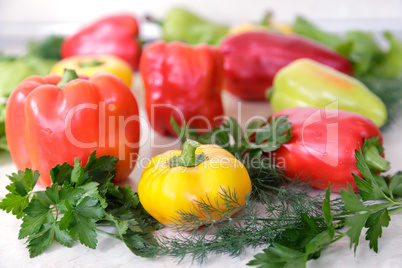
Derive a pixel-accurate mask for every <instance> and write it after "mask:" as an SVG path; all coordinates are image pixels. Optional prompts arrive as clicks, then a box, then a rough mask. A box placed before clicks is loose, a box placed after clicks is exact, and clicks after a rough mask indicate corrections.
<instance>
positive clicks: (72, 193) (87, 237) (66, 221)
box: [0, 152, 162, 257]
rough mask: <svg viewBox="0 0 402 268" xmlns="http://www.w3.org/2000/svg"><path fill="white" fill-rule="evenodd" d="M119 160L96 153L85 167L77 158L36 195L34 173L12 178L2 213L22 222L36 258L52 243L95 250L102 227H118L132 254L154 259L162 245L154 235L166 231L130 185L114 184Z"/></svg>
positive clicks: (0, 205) (0, 204) (54, 173)
mask: <svg viewBox="0 0 402 268" xmlns="http://www.w3.org/2000/svg"><path fill="white" fill-rule="evenodd" d="M117 161H118V159H117V158H115V157H112V156H101V157H98V158H97V157H96V152H93V153H92V154H91V155H90V156H89V158H88V161H87V164H86V165H85V167H83V165H82V163H80V162H79V161H78V159H75V161H74V166H72V165H70V164H68V163H63V164H60V165H56V166H55V167H54V168H53V169H52V170H50V176H51V179H52V185H51V186H50V187H47V188H46V189H45V190H44V191H36V192H34V191H33V188H34V187H35V184H36V182H37V180H38V178H39V173H38V172H33V171H32V170H30V169H26V170H25V171H18V173H15V174H12V175H11V176H9V178H10V180H11V181H12V183H11V184H10V185H8V186H7V187H6V188H7V190H8V191H9V192H10V193H9V194H7V195H6V198H4V199H2V200H1V202H0V209H3V210H5V211H7V212H12V213H13V214H14V215H16V216H17V218H22V224H21V229H20V232H19V239H23V238H27V243H28V246H27V247H28V249H29V253H30V257H35V256H38V255H40V254H41V253H42V252H43V251H45V250H46V249H47V248H48V247H49V245H50V244H51V241H52V240H55V241H57V242H59V243H60V244H62V245H64V246H66V247H71V246H72V245H73V242H74V241H77V240H78V241H80V242H81V243H82V244H83V245H85V246H87V247H89V248H92V249H95V248H96V246H97V243H98V240H97V232H99V231H101V230H99V229H98V227H99V226H102V225H104V223H105V222H109V223H110V222H112V225H113V226H115V227H116V229H117V233H118V236H117V237H116V235H115V234H113V233H106V232H103V231H102V233H106V234H109V235H111V236H113V237H116V238H118V239H120V240H122V241H123V242H124V243H126V245H127V246H128V247H129V249H130V250H131V251H132V252H134V253H135V254H138V255H141V256H154V255H155V254H156V252H157V248H158V243H157V241H156V239H155V238H154V236H153V235H152V232H153V231H155V230H157V229H160V228H161V227H162V225H161V224H159V223H158V222H157V221H156V220H155V219H153V218H152V217H151V216H150V215H149V214H148V213H146V211H145V210H144V208H143V207H142V206H141V204H140V202H139V198H138V195H137V194H136V193H134V192H133V191H132V190H131V187H130V186H128V185H126V186H124V187H119V186H117V185H114V184H113V183H111V181H112V180H113V177H114V174H115V172H116V170H115V168H114V166H115V165H116V163H117ZM109 225H110V224H109Z"/></svg>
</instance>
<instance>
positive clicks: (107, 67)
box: [50, 55, 133, 87]
mask: <svg viewBox="0 0 402 268" xmlns="http://www.w3.org/2000/svg"><path fill="white" fill-rule="evenodd" d="M64 69H73V70H75V71H76V72H77V74H83V75H87V76H92V75H94V74H96V73H99V72H108V73H111V74H114V75H116V76H117V77H119V78H120V79H121V80H122V81H123V82H124V83H125V84H126V85H127V86H128V87H131V82H132V81H131V80H132V75H133V70H132V69H131V67H130V65H129V64H128V63H126V62H125V61H123V60H121V59H120V58H118V57H116V56H112V55H96V56H95V55H94V56H84V55H82V56H81V55H79V56H71V57H68V58H64V59H62V60H61V61H59V62H58V63H56V64H55V65H54V66H53V68H52V70H51V71H50V73H51V74H58V75H63V73H64Z"/></svg>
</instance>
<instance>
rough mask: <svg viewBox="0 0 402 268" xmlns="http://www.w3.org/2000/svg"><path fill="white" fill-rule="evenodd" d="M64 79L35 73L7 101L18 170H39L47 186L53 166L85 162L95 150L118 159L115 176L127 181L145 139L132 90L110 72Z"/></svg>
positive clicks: (10, 138) (9, 136)
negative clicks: (76, 159) (75, 161)
mask: <svg viewBox="0 0 402 268" xmlns="http://www.w3.org/2000/svg"><path fill="white" fill-rule="evenodd" d="M69 74H71V73H69ZM65 77H66V76H65V75H64V76H63V78H65ZM60 80H61V77H60V76H59V75H48V76H45V77H39V76H31V77H29V78H27V79H25V80H24V81H23V82H22V83H21V84H20V85H19V86H18V87H17V88H16V89H15V90H14V91H13V93H12V94H11V95H10V97H9V99H8V102H7V106H6V136H7V141H8V145H9V148H10V154H11V157H12V159H13V161H14V163H15V164H16V166H17V168H18V169H20V170H23V169H25V168H32V169H34V170H38V171H39V172H40V174H41V177H40V179H39V183H40V184H42V185H45V186H48V185H50V182H51V180H50V175H49V171H50V169H51V168H52V167H54V166H55V165H57V164H62V163H64V162H68V163H69V164H74V162H73V161H74V158H75V157H78V158H79V160H80V161H82V162H83V163H84V164H85V163H86V160H87V158H88V156H89V154H91V153H92V152H93V151H94V150H96V153H97V155H98V156H100V155H112V156H116V157H118V158H119V159H120V161H119V162H118V164H117V166H116V168H117V173H116V177H115V180H116V181H119V180H124V179H126V178H127V177H128V175H129V174H130V172H131V171H132V170H133V168H134V166H135V161H136V159H137V154H138V149H139V148H138V141H139V137H140V126H139V120H138V118H137V117H138V107H137V102H136V99H135V98H134V95H133V94H132V93H131V91H130V89H129V88H128V87H127V86H126V85H125V84H124V83H123V82H122V81H121V79H119V78H117V77H116V76H114V75H112V74H109V73H98V74H95V75H94V76H92V77H90V78H89V79H83V78H78V79H74V80H72V81H70V82H68V83H66V84H65V85H64V86H62V85H60V84H58V83H59V82H60ZM56 85H58V86H61V88H59V87H58V86H56Z"/></svg>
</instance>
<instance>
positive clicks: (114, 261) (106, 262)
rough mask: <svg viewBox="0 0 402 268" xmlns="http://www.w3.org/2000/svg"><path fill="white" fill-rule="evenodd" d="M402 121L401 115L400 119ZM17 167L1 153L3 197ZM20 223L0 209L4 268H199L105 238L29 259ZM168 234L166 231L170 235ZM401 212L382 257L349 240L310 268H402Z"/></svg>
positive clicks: (246, 113) (241, 116) (254, 108)
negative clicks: (141, 253) (134, 250)
mask: <svg viewBox="0 0 402 268" xmlns="http://www.w3.org/2000/svg"><path fill="white" fill-rule="evenodd" d="M133 92H134V95H135V96H136V98H137V101H138V103H139V106H140V115H142V116H144V117H145V113H144V109H143V91H142V86H141V81H140V78H139V77H138V76H137V77H134V83H133ZM223 100H224V106H225V113H226V115H229V116H233V117H235V118H237V119H238V120H239V121H240V122H242V123H243V124H244V123H245V121H247V119H249V118H250V117H251V116H254V115H261V116H264V117H267V116H269V115H270V113H271V111H270V105H269V103H268V102H244V101H243V102H241V103H240V102H239V101H238V100H237V99H236V98H235V97H233V96H231V95H230V94H228V93H226V92H223ZM401 119H402V116H401ZM141 127H142V131H143V133H144V134H145V135H148V136H151V134H152V135H154V136H155V139H154V142H155V143H157V144H167V143H171V142H174V141H175V139H174V138H169V137H163V136H160V135H157V134H154V133H153V132H152V131H150V129H149V126H148V125H147V124H142V126H141ZM401 131H402V120H396V121H394V122H392V125H391V126H389V127H388V128H387V129H386V130H385V131H384V132H383V137H384V147H385V153H386V157H387V159H388V160H389V161H390V162H391V165H392V170H391V173H394V172H395V171H397V170H399V169H402V161H401V160H402V154H401V151H402V141H401V138H400V137H401V134H400V133H401ZM179 146H180V144H179V143H178V142H175V144H174V145H173V146H172V148H179ZM151 147H152V146H151V139H150V138H149V139H148V141H147V143H146V144H145V145H144V146H142V147H141V149H140V156H139V161H141V159H146V158H147V157H152V156H155V155H156V154H158V153H161V152H163V151H165V150H166V149H164V148H159V149H158V148H151ZM144 164H145V163H142V164H140V165H137V167H136V168H135V170H134V171H133V173H132V174H131V175H130V178H129V180H127V181H125V182H126V183H127V184H130V185H131V186H132V187H133V189H136V188H137V183H138V181H139V178H140V175H141V171H142V169H143V165H144ZM15 171H16V168H15V166H14V164H13V163H12V160H11V158H10V156H9V154H8V153H0V197H4V196H5V195H6V193H7V191H6V189H5V186H6V185H8V184H9V182H10V181H9V180H8V178H7V177H6V176H5V175H6V174H11V173H12V172H15ZM21 222H22V221H21V220H17V219H16V218H15V216H14V215H11V214H7V213H6V212H5V211H3V210H0V267H19V268H21V267H97V268H100V267H148V268H152V267H178V268H179V267H198V265H197V264H192V263H191V260H189V259H185V260H184V261H182V262H181V263H179V264H178V263H177V261H176V260H175V259H173V258H169V257H158V258H154V259H146V258H141V257H137V256H135V255H134V254H133V253H131V251H130V250H129V249H128V248H127V247H126V246H125V244H124V243H122V242H120V241H118V240H116V239H114V238H111V237H109V236H107V235H104V234H98V246H97V249H96V250H92V249H89V248H87V247H85V246H83V245H81V244H79V243H75V244H74V245H73V247H72V248H66V247H63V246H61V245H59V244H57V243H53V244H52V245H51V246H50V248H48V249H47V250H46V251H45V252H44V253H43V254H41V255H40V256H38V257H36V258H33V259H31V258H29V253H28V250H27V248H26V244H25V240H18V238H17V237H18V231H19V229H20V224H21ZM170 231H171V230H169V229H164V230H163V231H162V232H170ZM401 243H402V213H400V214H397V215H394V216H392V220H391V222H390V226H389V227H388V228H385V229H384V231H383V238H381V239H380V241H379V252H378V254H376V253H374V252H373V251H372V250H370V249H369V247H368V243H367V242H366V241H364V239H363V237H362V240H361V241H360V244H359V246H358V249H357V253H356V256H354V253H353V250H351V249H349V239H348V238H344V239H342V240H340V241H338V242H337V243H335V244H332V245H331V246H329V247H328V248H327V249H325V250H324V251H323V252H322V256H321V257H320V258H319V259H318V260H314V261H310V262H309V263H308V267H342V268H349V267H401V263H402V250H401V246H400V244H401ZM262 249H263V248H257V249H252V248H248V249H247V250H246V252H245V253H244V254H242V255H240V256H239V257H236V258H231V257H228V256H217V255H213V256H211V257H210V258H209V259H208V261H207V263H206V264H203V265H202V267H223V266H224V267H226V268H230V267H246V263H247V262H248V261H249V260H251V259H252V258H253V256H254V255H255V254H257V253H259V252H261V251H262Z"/></svg>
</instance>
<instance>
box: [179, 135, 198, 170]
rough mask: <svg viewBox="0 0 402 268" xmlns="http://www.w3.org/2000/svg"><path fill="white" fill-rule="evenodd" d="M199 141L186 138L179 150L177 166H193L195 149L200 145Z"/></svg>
mask: <svg viewBox="0 0 402 268" xmlns="http://www.w3.org/2000/svg"><path fill="white" fill-rule="evenodd" d="M200 145H201V144H200V143H199V142H196V141H194V140H186V142H185V143H184V146H183V150H182V151H181V154H180V156H179V157H178V158H177V164H178V165H179V166H186V167H189V166H194V165H195V150H196V149H197V148H198V147H200Z"/></svg>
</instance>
